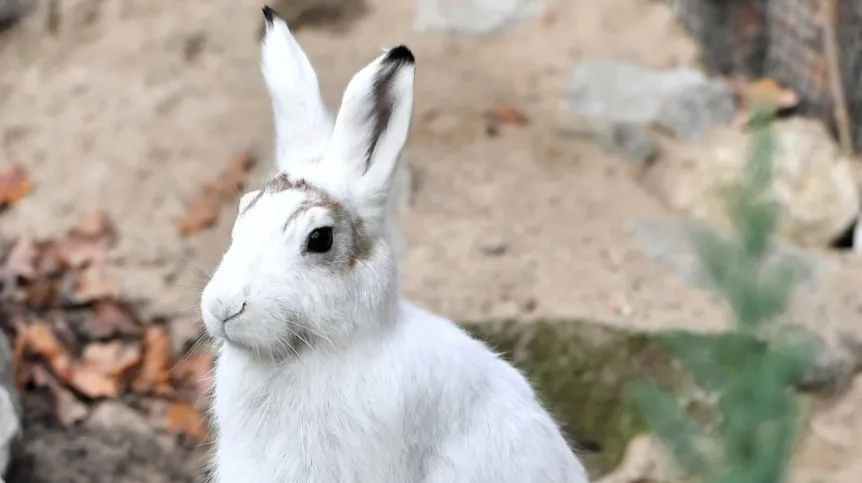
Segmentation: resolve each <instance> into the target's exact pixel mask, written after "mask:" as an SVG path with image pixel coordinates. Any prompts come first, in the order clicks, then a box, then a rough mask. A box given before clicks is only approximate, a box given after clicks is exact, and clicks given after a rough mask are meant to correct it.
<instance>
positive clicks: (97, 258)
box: [50, 211, 116, 268]
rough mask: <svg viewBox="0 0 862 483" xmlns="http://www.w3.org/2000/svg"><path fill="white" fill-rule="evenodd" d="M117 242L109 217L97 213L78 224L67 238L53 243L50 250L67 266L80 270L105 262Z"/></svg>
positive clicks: (99, 212) (102, 213)
mask: <svg viewBox="0 0 862 483" xmlns="http://www.w3.org/2000/svg"><path fill="white" fill-rule="evenodd" d="M115 242H116V233H115V231H114V227H113V225H112V224H111V221H110V219H109V218H108V215H106V214H105V213H104V212H101V211H97V212H95V213H93V214H92V215H90V216H88V217H86V218H84V219H82V220H81V221H80V222H78V224H77V225H76V226H75V227H74V228H72V229H71V230H69V232H68V233H67V234H66V236H65V237H63V238H60V239H57V240H54V241H52V243H51V247H50V250H51V253H52V255H54V256H55V257H56V258H57V259H58V260H60V261H61V262H62V263H63V264H64V265H65V266H68V267H72V268H80V267H84V266H87V265H90V264H93V263H99V262H102V261H104V260H105V259H106V258H107V255H108V251H109V250H110V249H111V248H112V247H113V246H114V243H115Z"/></svg>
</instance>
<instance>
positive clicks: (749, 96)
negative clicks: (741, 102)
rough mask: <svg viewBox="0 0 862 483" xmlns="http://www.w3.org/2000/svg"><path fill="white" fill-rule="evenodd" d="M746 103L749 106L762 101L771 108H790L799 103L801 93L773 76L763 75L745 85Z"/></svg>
mask: <svg viewBox="0 0 862 483" xmlns="http://www.w3.org/2000/svg"><path fill="white" fill-rule="evenodd" d="M745 103H746V107H749V108H751V107H754V106H755V105H757V104H758V103H762V104H765V105H766V107H768V108H770V109H789V108H792V107H794V106H796V105H797V104H799V95H798V94H797V93H796V92H794V91H793V90H792V89H787V88H784V87H782V86H781V85H780V84H779V83H778V81H776V80H775V79H773V78H771V77H762V78H760V79H757V80H756V81H754V82H751V83H749V84H748V85H747V86H746V87H745Z"/></svg>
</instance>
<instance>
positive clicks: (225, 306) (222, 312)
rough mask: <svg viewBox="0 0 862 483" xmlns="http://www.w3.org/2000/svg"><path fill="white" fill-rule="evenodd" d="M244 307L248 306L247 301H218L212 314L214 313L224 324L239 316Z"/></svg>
mask: <svg viewBox="0 0 862 483" xmlns="http://www.w3.org/2000/svg"><path fill="white" fill-rule="evenodd" d="M219 302H221V301H219ZM246 307H248V302H245V301H243V302H238V303H218V304H217V307H216V309H215V310H214V311H213V315H215V316H216V317H217V318H218V319H219V320H220V321H221V323H223V324H225V323H227V322H228V321H230V320H233V319H235V318H237V317H239V316H240V315H241V314H242V313H243V312H245V309H246Z"/></svg>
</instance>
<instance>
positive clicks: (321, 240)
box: [307, 226, 332, 253]
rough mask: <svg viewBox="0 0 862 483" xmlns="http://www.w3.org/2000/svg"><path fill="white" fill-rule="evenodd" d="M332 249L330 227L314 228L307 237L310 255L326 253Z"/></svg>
mask: <svg viewBox="0 0 862 483" xmlns="http://www.w3.org/2000/svg"><path fill="white" fill-rule="evenodd" d="M330 248H332V227H331V226H324V227H321V228H315V229H314V230H313V231H312V232H311V233H310V234H309V235H308V242H307V249H308V251H309V252H312V253H326V252H328V251H329V249H330Z"/></svg>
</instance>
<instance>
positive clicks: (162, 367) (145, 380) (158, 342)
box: [132, 325, 171, 394]
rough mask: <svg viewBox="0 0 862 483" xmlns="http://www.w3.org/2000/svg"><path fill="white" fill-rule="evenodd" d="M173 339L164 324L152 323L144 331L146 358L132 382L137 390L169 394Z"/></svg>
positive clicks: (133, 387)
mask: <svg viewBox="0 0 862 483" xmlns="http://www.w3.org/2000/svg"><path fill="white" fill-rule="evenodd" d="M170 370H171V339H170V336H169V335H168V331H167V329H165V327H164V326H162V325H151V326H149V327H147V328H146V330H145V331H144V358H143V363H142V364H141V370H140V372H139V373H138V376H137V377H136V378H135V380H134V381H133V382H132V389H133V390H134V391H135V392H151V391H153V392H157V393H163V394H167V393H170V392H171V388H170V384H169V382H170V379H171V375H170Z"/></svg>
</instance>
